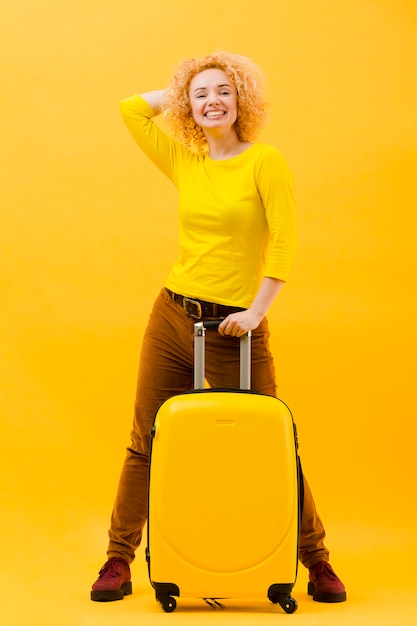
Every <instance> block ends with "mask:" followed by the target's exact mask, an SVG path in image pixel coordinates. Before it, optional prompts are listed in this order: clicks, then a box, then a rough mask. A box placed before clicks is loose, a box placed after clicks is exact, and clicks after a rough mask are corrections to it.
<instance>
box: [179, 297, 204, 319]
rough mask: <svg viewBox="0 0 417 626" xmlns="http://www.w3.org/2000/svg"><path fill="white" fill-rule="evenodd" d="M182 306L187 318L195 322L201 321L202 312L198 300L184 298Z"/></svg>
mask: <svg viewBox="0 0 417 626" xmlns="http://www.w3.org/2000/svg"><path fill="white" fill-rule="evenodd" d="M182 306H183V308H184V311H185V312H186V314H187V315H188V317H192V318H193V319H195V320H201V318H202V317H203V310H202V308H201V304H200V303H199V301H198V300H192V299H191V298H185V297H184V299H183V301H182Z"/></svg>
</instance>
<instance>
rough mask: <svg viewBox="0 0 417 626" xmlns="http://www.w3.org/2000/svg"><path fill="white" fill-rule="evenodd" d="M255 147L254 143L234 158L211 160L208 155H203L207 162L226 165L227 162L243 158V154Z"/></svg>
mask: <svg viewBox="0 0 417 626" xmlns="http://www.w3.org/2000/svg"><path fill="white" fill-rule="evenodd" d="M256 145H257V144H256V143H255V142H254V143H252V144H251V145H250V146H248V147H247V148H245V149H244V150H243V151H242V152H239V154H235V155H234V156H231V157H227V158H226V159H213V158H212V157H211V156H210V155H209V154H208V153H207V154H206V155H205V158H206V159H207V160H208V161H210V163H227V162H228V161H233V160H234V159H239V158H240V157H243V156H244V155H245V154H247V152H249V151H250V150H251V149H252V148H254V147H255V146H256Z"/></svg>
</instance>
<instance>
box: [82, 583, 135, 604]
mask: <svg viewBox="0 0 417 626" xmlns="http://www.w3.org/2000/svg"><path fill="white" fill-rule="evenodd" d="M131 593H132V583H131V582H128V583H123V585H122V586H121V588H120V589H116V590H115V591H102V590H94V589H92V591H91V599H92V600H93V601H94V602H114V601H115V600H123V598H124V597H125V596H130V594H131Z"/></svg>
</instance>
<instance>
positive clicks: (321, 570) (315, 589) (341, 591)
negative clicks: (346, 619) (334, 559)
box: [308, 561, 346, 602]
mask: <svg viewBox="0 0 417 626" xmlns="http://www.w3.org/2000/svg"><path fill="white" fill-rule="evenodd" d="M309 572H310V581H309V583H308V593H309V595H310V596H313V600H315V601H316V602H344V601H345V600H346V590H345V586H344V584H343V583H342V581H341V580H340V579H339V578H338V577H337V576H336V574H335V573H334V571H333V568H332V566H331V565H330V563H326V562H325V561H319V563H316V564H315V565H312V566H311V567H310V568H309Z"/></svg>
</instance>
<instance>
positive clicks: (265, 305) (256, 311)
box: [219, 276, 285, 337]
mask: <svg viewBox="0 0 417 626" xmlns="http://www.w3.org/2000/svg"><path fill="white" fill-rule="evenodd" d="M284 284H285V283H284V281H282V280H280V279H279V278H270V277H268V276H267V277H265V278H264V279H263V281H262V283H261V286H260V288H259V291H258V293H257V294H256V297H255V299H254V301H253V302H252V306H250V307H249V309H247V310H246V311H240V312H239V313H232V314H231V315H228V316H227V317H226V319H224V320H223V321H222V323H221V324H220V326H219V333H220V334H221V335H230V336H231V337H242V335H245V334H246V333H247V332H249V331H250V330H255V328H258V326H259V324H260V323H261V321H262V320H263V318H264V317H265V315H266V313H267V311H268V309H269V307H270V306H271V304H272V303H273V301H274V300H275V298H276V297H277V295H278V293H279V292H280V290H281V288H282V286H283V285H284Z"/></svg>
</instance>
